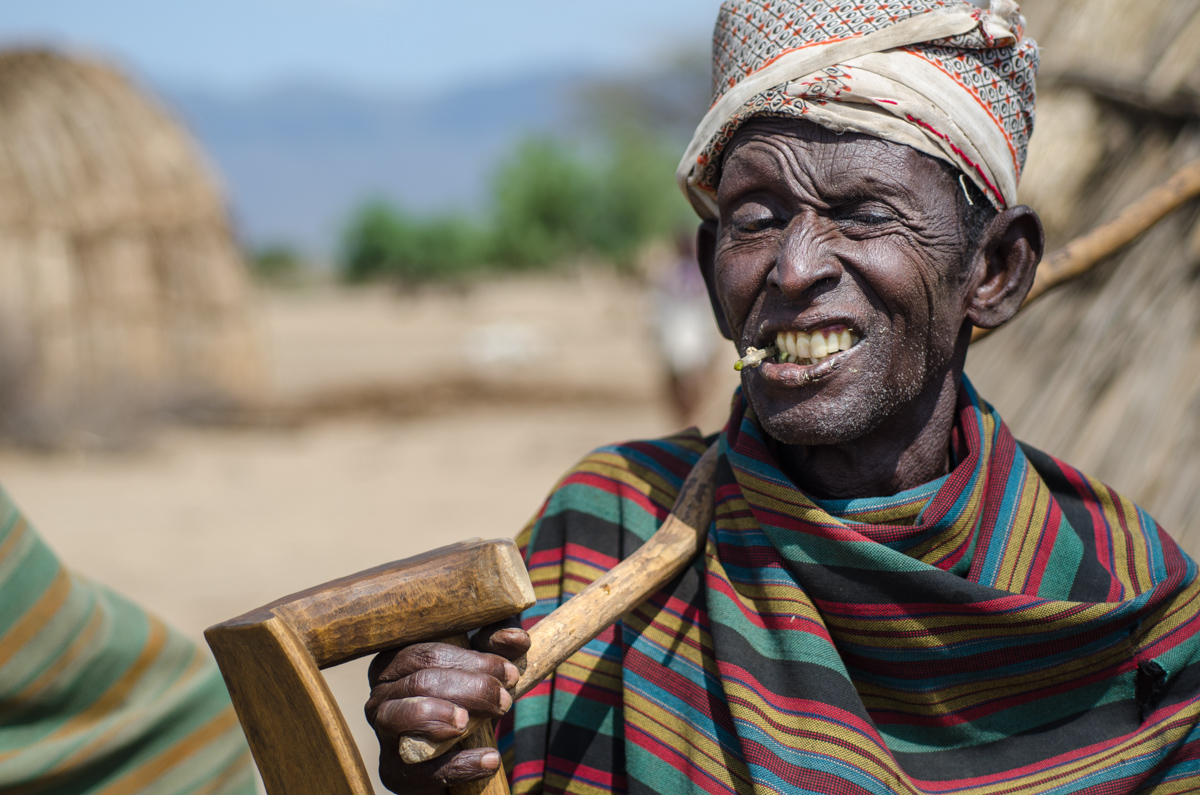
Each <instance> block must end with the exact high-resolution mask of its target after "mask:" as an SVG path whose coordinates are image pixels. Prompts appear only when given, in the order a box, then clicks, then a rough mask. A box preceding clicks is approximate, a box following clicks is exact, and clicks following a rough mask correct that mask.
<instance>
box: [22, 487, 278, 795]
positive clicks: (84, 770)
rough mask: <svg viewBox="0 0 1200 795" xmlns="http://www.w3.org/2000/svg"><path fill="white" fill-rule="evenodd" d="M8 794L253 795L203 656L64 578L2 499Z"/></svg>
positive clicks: (244, 752)
mask: <svg viewBox="0 0 1200 795" xmlns="http://www.w3.org/2000/svg"><path fill="white" fill-rule="evenodd" d="M0 792H3V793H5V795H17V794H18V793H20V795H25V794H26V793H29V794H30V795H32V794H33V793H37V795H43V794H44V795H51V794H52V793H61V794H62V795H68V793H69V794H70V795H80V794H81V793H95V794H96V795H100V794H101V793H103V795H185V794H186V795H201V793H203V794H204V795H253V793H254V792H255V783H254V773H253V767H252V764H251V761H250V752H249V749H248V748H247V746H246V741H245V738H244V737H243V735H242V732H241V729H240V727H239V726H238V722H237V718H236V716H235V715H234V713H233V708H232V707H231V706H230V703H229V696H228V694H227V693H226V691H225V685H224V683H223V682H222V681H221V676H220V674H219V673H218V672H217V667H216V665H214V664H213V662H212V660H211V658H209V656H208V654H207V653H206V652H202V651H200V650H199V649H198V648H197V647H196V645H195V644H193V643H192V642H190V641H189V640H187V639H186V638H184V637H182V636H181V635H179V634H178V633H177V632H175V631H174V630H172V629H170V628H169V627H167V626H166V625H164V624H163V623H162V622H161V621H159V620H158V619H156V618H154V617H152V616H150V615H147V614H146V613H145V612H144V611H143V610H142V609H141V608H139V607H138V606H137V605H135V604H133V603H131V602H129V601H128V600H126V599H124V598H122V597H120V596H118V595H117V594H115V593H113V592H112V591H110V590H108V589H107V588H105V587H103V586H101V585H97V584H96V583H93V582H90V581H88V580H87V579H85V578H83V577H81V576H79V575H78V574H75V573H73V572H70V571H68V570H67V569H65V568H63V566H62V564H61V563H59V561H58V558H57V557H55V555H54V553H53V552H52V551H51V550H50V548H49V547H47V546H46V544H45V543H43V542H42V540H41V539H40V538H39V537H38V535H37V533H36V532H35V531H34V529H33V527H32V526H30V524H29V523H28V522H27V521H26V520H25V518H24V517H23V516H21V514H20V512H19V511H18V510H17V508H16V506H14V505H13V503H12V501H11V500H10V499H9V497H8V495H7V494H5V493H4V492H3V490H0Z"/></svg>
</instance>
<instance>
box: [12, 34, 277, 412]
mask: <svg viewBox="0 0 1200 795" xmlns="http://www.w3.org/2000/svg"><path fill="white" fill-rule="evenodd" d="M0 286H2V289H0V412H2V417H0V420H2V421H3V422H4V424H5V425H6V426H7V428H8V430H9V431H10V432H18V433H19V432H22V431H23V430H24V431H28V430H30V429H33V428H35V427H38V428H40V427H42V426H54V425H55V424H63V423H66V424H68V425H70V424H72V423H76V422H79V421H84V422H86V421H87V419H88V416H89V415H90V416H93V417H98V416H100V415H104V414H114V413H115V414H117V415H121V414H123V415H128V414H130V413H131V412H132V413H137V412H142V411H144V410H146V409H147V408H149V407H154V406H162V405H164V404H166V403H171V402H178V401H180V400H205V401H212V400H219V401H227V400H245V399H248V398H252V397H253V396H255V395H256V394H257V393H258V390H259V388H260V385H261V379H262V370H261V362H260V356H259V350H258V344H257V339H256V330H255V327H254V322H253V318H252V313H251V292H250V285H249V282H248V279H247V276H246V273H245V269H244V267H243V264H242V261H241V259H240V255H239V252H238V249H237V248H236V246H235V245H234V243H233V241H232V238H231V236H230V231H229V228H228V224H227V220H226V215H225V209H224V207H223V205H222V201H221V197H220V195H219V193H218V191H217V190H216V187H215V185H214V183H213V180H212V178H211V177H210V176H209V174H208V172H207V170H206V168H205V167H204V164H203V163H202V162H201V161H200V159H199V157H198V155H197V153H196V151H195V149H194V147H193V144H192V143H191V141H190V140H189V139H188V137H187V136H186V134H185V133H184V132H183V130H182V129H181V128H180V127H179V125H177V124H176V123H175V122H174V121H173V120H172V119H171V118H170V117H169V116H168V115H167V114H166V113H165V112H164V111H163V110H162V109H161V108H159V107H157V106H156V105H155V104H154V103H153V102H152V101H150V100H149V99H148V98H146V97H145V96H143V95H142V94H141V93H139V92H138V91H136V90H135V89H134V88H133V87H132V86H130V85H129V83H127V82H126V81H125V80H124V79H122V78H121V77H120V76H119V75H118V74H116V73H115V72H113V71H111V70H109V69H107V68H105V67H102V66H99V65H95V64H89V63H79V62H75V61H70V60H67V59H65V58H62V57H60V56H57V55H53V54H49V53H44V52H11V53H6V54H0Z"/></svg>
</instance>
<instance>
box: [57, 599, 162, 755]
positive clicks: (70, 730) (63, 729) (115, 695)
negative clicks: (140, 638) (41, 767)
mask: <svg viewBox="0 0 1200 795" xmlns="http://www.w3.org/2000/svg"><path fill="white" fill-rule="evenodd" d="M166 639H167V631H166V627H164V626H163V625H162V624H161V623H160V622H159V621H157V620H156V619H154V618H153V617H150V633H149V636H148V637H147V638H146V643H145V645H144V646H142V651H141V652H140V653H139V654H138V656H137V659H136V660H134V662H133V664H132V665H131V666H129V668H127V669H126V670H125V673H123V674H121V678H120V679H118V680H117V681H116V682H115V683H113V685H112V686H111V687H110V688H109V689H108V690H106V691H104V694H103V695H101V696H100V698H98V699H96V701H95V702H94V703H93V704H92V705H91V706H90V707H88V708H87V709H85V710H83V711H81V712H78V713H76V714H75V715H73V716H72V717H71V718H70V720H68V721H66V722H65V723H63V725H61V726H59V727H58V729H56V730H55V731H54V733H53V734H51V735H49V736H48V737H46V738H44V739H43V740H42V742H44V743H51V742H54V741H55V740H58V739H60V738H63V737H66V736H68V735H70V734H74V733H76V732H82V731H84V730H85V729H87V728H88V727H90V726H92V725H94V724H96V723H99V722H100V721H102V720H103V719H104V718H106V717H109V715H110V714H111V713H112V711H113V710H114V709H115V708H116V707H117V706H119V705H120V703H121V702H122V701H124V700H125V699H126V698H127V697H128V696H129V694H130V693H131V692H132V691H133V689H134V688H135V687H137V685H138V681H139V680H140V679H141V678H142V676H143V675H144V674H145V673H146V671H147V670H148V669H149V668H150V666H151V665H152V664H153V663H154V661H155V660H156V659H157V658H158V655H159V654H160V653H161V652H162V648H163V646H164V645H165V644H166ZM138 717H139V716H138V715H137V714H136V713H134V714H131V715H129V716H127V717H126V719H125V720H123V721H120V722H118V723H117V725H114V726H111V727H109V729H108V730H107V731H105V732H103V733H102V734H101V735H100V736H98V737H94V738H92V740H91V741H90V742H89V743H87V744H86V745H84V746H83V747H81V748H77V749H76V750H75V752H74V753H72V754H71V755H70V756H68V757H67V758H66V759H64V760H62V761H61V762H59V763H58V764H57V765H56V766H55V767H54V769H53V770H52V771H51V773H57V772H61V771H63V770H66V769H69V768H71V767H72V766H74V765H75V764H76V763H77V762H79V761H80V760H83V759H86V758H87V757H88V755H89V754H90V753H91V752H92V751H93V750H94V749H95V748H96V747H98V746H100V745H103V744H104V743H105V742H106V741H107V740H108V738H109V737H111V736H112V735H114V734H116V733H118V732H119V731H121V730H122V729H123V728H124V726H125V724H127V723H128V722H130V721H132V720H136V719H137V718H138Z"/></svg>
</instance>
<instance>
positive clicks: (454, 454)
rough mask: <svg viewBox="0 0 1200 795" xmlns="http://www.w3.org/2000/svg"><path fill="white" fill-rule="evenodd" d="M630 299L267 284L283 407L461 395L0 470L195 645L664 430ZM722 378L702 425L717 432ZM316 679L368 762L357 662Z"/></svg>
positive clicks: (514, 503) (178, 436)
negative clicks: (272, 291)
mask: <svg viewBox="0 0 1200 795" xmlns="http://www.w3.org/2000/svg"><path fill="white" fill-rule="evenodd" d="M643 312H644V308H643V305H642V303H641V298H640V291H639V289H638V288H637V287H636V286H635V285H633V284H630V283H626V282H622V281H620V280H618V279H616V278H615V277H612V276H611V275H608V274H602V273H580V274H575V275H572V276H569V277H564V278H559V279H550V280H546V279H542V280H532V281H531V280H523V281H510V282H502V283H497V284H491V285H486V286H482V287H479V288H477V289H474V290H472V291H470V292H465V293H433V294H426V295H423V296H407V297H403V296H401V297H398V296H396V295H394V294H391V293H389V292H387V291H381V290H373V291H362V292H338V291H329V290H312V291H301V292H295V293H285V294H279V295H271V296H267V297H266V300H265V301H264V304H263V315H262V320H263V327H264V329H265V332H266V338H267V347H268V349H269V352H270V361H271V382H272V383H273V385H274V386H273V390H272V395H271V399H272V400H274V401H276V402H278V403H280V404H281V405H286V404H296V403H305V402H308V403H312V402H313V401H316V402H317V403H321V402H322V400H324V401H325V402H326V403H330V404H331V405H332V404H338V402H339V398H338V396H341V398H342V399H341V403H342V404H346V403H347V400H346V399H345V398H346V396H347V395H353V394H354V393H355V390H359V391H361V390H363V389H368V390H369V389H375V390H382V392H383V393H385V394H389V393H391V392H406V393H413V392H416V393H419V392H420V390H421V389H422V388H423V387H424V386H426V385H430V384H434V383H436V382H438V381H446V380H450V381H455V382H456V383H459V384H460V386H459V391H458V392H453V391H451V392H450V393H446V394H448V395H449V397H448V398H447V397H445V396H443V397H442V398H440V399H439V400H438V401H436V403H437V405H427V406H424V405H418V406H417V407H416V409H414V408H413V406H412V405H411V402H409V403H406V404H405V405H406V407H407V408H406V410H405V412H403V413H402V414H400V415H395V414H387V413H386V412H385V413H383V414H379V413H366V414H364V413H361V412H359V413H355V412H353V411H350V412H348V413H347V412H346V411H340V412H337V411H335V412H333V414H334V416H333V418H332V419H324V420H316V421H314V420H312V418H311V417H309V418H308V421H306V422H304V423H302V424H299V425H295V426H289V427H282V428H260V427H248V428H215V429H214V428H207V429H199V428H167V429H164V430H162V431H161V432H160V433H158V434H156V435H155V436H154V437H153V439H152V441H151V442H150V443H149V444H148V445H147V446H145V447H144V448H140V449H137V450H133V451H125V452H119V453H111V452H110V453H102V454H100V453H87V454H85V453H59V454H46V453H33V452H22V451H19V450H3V451H0V481H2V482H3V483H4V485H5V487H6V488H7V489H8V490H9V492H10V493H11V494H12V495H13V497H14V498H15V499H16V501H17V502H18V504H19V505H21V507H22V508H23V509H24V510H25V511H26V513H27V514H28V516H29V517H30V519H31V520H32V521H33V523H34V524H35V525H36V526H37V527H38V528H39V530H40V531H41V532H42V534H43V536H44V537H45V538H46V539H47V540H48V541H49V543H50V544H51V545H52V546H53V547H54V548H55V549H56V550H57V551H58V553H59V554H60V555H61V557H62V558H63V559H64V560H66V561H67V563H68V565H70V566H72V567H74V568H76V569H77V570H80V571H82V572H84V573H86V574H88V575H90V576H92V577H95V578H96V579H98V580H101V581H103V582H105V583H108V584H110V585H112V586H114V587H116V588H117V589H118V590H120V591H122V592H124V593H125V594H127V595H128V596H130V597H132V598H134V599H136V600H137V601H139V602H140V603H141V604H143V605H145V606H147V607H149V608H150V609H151V610H153V611H154V612H156V613H158V614H159V615H161V616H163V617H164V618H166V619H167V620H168V621H170V622H171V623H173V624H174V625H175V626H177V627H179V628H181V629H182V630H184V631H185V632H187V633H188V634H190V635H191V636H192V637H194V638H195V639H197V641H201V632H202V631H203V629H204V628H205V627H206V626H209V625H210V624H213V623H216V622H219V621H221V620H224V619H226V618H230V617H232V616H234V615H236V614H239V613H241V612H244V611H246V610H248V609H251V608H253V607H256V606H258V605H260V604H263V603H265V602H268V601H271V600H273V599H276V598H278V597H280V596H282V595H284V594H287V593H290V592H293V591H296V590H299V589H302V588H305V587H308V586H311V585H315V584H317V583H320V582H324V581H326V580H329V579H332V578H334V577H338V576H342V575H345V574H349V573H352V572H355V571H358V570H361V569H364V568H368V567H371V566H374V565H378V564H379V563H382V562H385V561H389V560H395V559H399V558H404V557H407V556H409V555H413V554H416V553H419V552H423V551H425V550H428V549H430V548H433V547H437V546H441V545H443V544H448V543H451V542H454V541H457V540H461V539H464V538H470V537H500V536H511V535H513V534H515V533H516V532H517V531H518V530H519V529H520V527H521V526H522V525H523V524H524V523H525V522H526V521H527V520H528V518H529V517H530V515H531V514H532V513H533V512H534V511H535V510H536V509H537V508H538V507H539V505H540V503H541V501H542V499H544V497H545V495H546V493H547V492H548V491H549V489H550V488H551V487H552V486H553V485H554V482H555V481H556V479H557V478H558V477H559V476H560V475H561V474H562V473H563V471H564V470H565V469H567V468H568V467H569V466H571V464H572V463H574V462H575V461H576V460H578V459H579V457H580V456H582V455H583V454H584V453H586V452H587V451H588V450H589V449H591V448H593V447H596V446H597V445H600V444H604V443H608V442H612V441H617V440H622V439H629V438H636V437H646V436H655V435H661V434H663V433H667V432H670V431H672V430H674V429H675V426H676V425H677V424H678V422H677V421H676V420H675V419H674V418H673V417H672V416H671V415H670V413H669V412H668V411H667V409H666V408H665V403H664V402H663V401H662V400H661V394H662V389H661V386H660V380H659V375H658V367H659V365H658V363H657V360H656V358H655V356H654V354H653V351H652V349H651V348H649V347H648V346H647V343H646V334H645V330H644V323H643V317H642V316H643ZM730 361H732V359H731V360H730ZM729 383H732V379H730V380H729V381H727V382H721V384H720V385H719V386H718V392H719V394H718V395H715V396H714V399H713V401H712V406H710V407H708V416H709V417H710V419H706V420H702V421H701V422H702V427H707V429H709V430H714V429H715V426H716V424H717V423H718V422H719V418H720V416H721V414H722V412H723V411H724V406H725V405H726V400H727V397H726V395H727V394H728V392H727V391H726V387H728V386H729ZM463 390H466V392H465V393H464V392H463ZM329 396H333V397H332V398H330V397H329ZM349 403H350V404H351V406H350V407H351V408H353V405H352V404H353V401H352V400H351V401H349ZM343 408H345V405H343ZM328 676H329V679H330V682H331V684H332V686H333V688H334V692H335V695H336V696H337V697H338V699H339V701H340V703H341V704H342V706H343V712H344V713H345V714H346V716H347V719H348V720H349V721H350V723H351V726H352V727H353V729H354V731H355V733H356V736H357V737H358V739H359V742H360V745H361V746H363V749H364V759H365V760H366V762H367V767H368V768H372V767H373V764H374V760H375V756H376V751H375V749H374V748H373V747H372V744H373V737H372V736H371V735H370V732H369V729H368V728H367V726H366V723H365V720H364V719H363V718H362V708H361V705H362V703H363V701H364V700H365V696H366V688H365V685H364V682H365V661H360V662H358V663H352V664H350V665H347V666H343V667H341V668H338V669H334V670H333V671H331V672H329V674H328Z"/></svg>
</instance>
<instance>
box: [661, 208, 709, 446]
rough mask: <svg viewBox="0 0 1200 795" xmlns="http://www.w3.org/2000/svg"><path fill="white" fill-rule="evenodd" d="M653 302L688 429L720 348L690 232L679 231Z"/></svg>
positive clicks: (678, 414) (672, 388) (673, 394)
mask: <svg viewBox="0 0 1200 795" xmlns="http://www.w3.org/2000/svg"><path fill="white" fill-rule="evenodd" d="M650 300H651V307H652V313H653V314H652V321H653V323H652V327H653V331H654V341H655V344H656V347H657V348H658V353H659V357H660V358H661V360H662V362H663V365H664V369H665V371H666V377H667V393H668V396H669V398H670V400H671V407H672V409H673V410H674V412H675V418H676V420H677V421H678V422H679V423H680V425H681V426H683V427H686V426H688V425H692V424H694V423H695V422H696V414H697V412H698V410H699V409H700V406H701V403H702V402H703V400H704V396H705V393H706V391H707V390H708V389H709V388H711V387H712V381H713V378H712V376H713V372H712V370H713V366H714V365H715V364H716V362H715V359H716V355H717V353H718V352H719V351H720V349H721V337H720V333H719V330H718V329H717V326H716V324H715V323H714V322H713V317H712V308H711V306H710V305H709V302H708V288H706V287H705V286H704V276H703V274H701V273H700V263H699V262H697V261H696V238H695V235H694V234H693V233H692V232H691V231H690V230H687V231H684V230H678V231H677V232H676V233H675V257H674V258H673V259H672V260H671V262H670V263H669V264H668V265H666V266H665V267H663V268H660V269H659V270H658V272H656V273H655V274H654V275H653V278H652V280H651V285H650Z"/></svg>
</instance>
